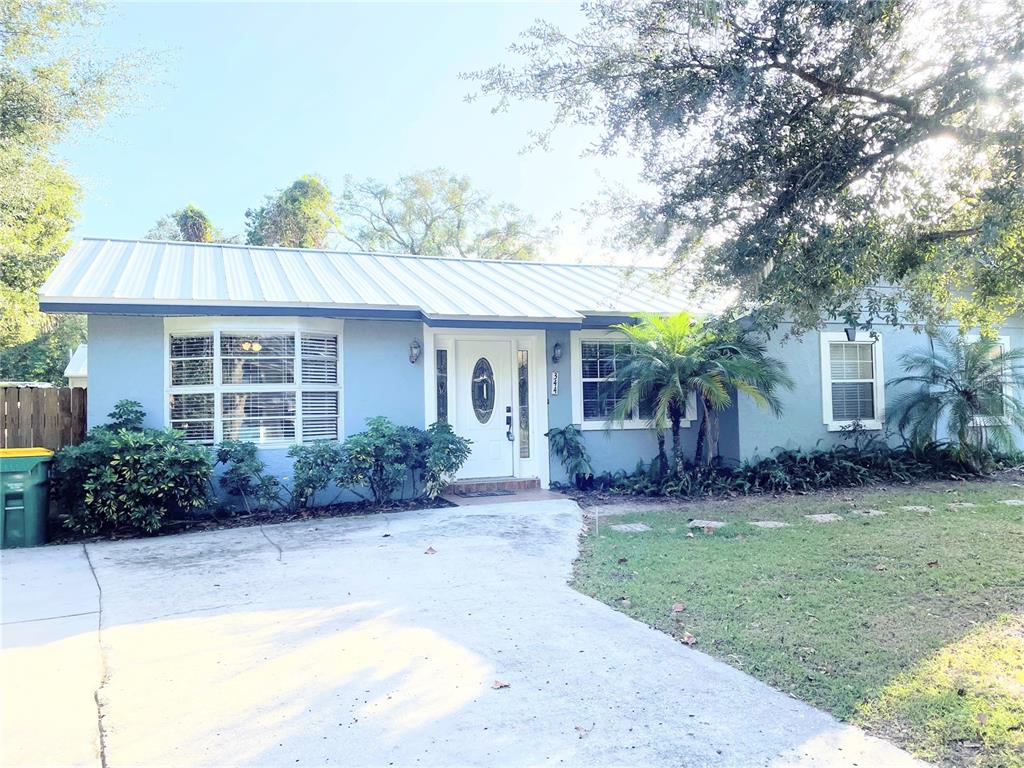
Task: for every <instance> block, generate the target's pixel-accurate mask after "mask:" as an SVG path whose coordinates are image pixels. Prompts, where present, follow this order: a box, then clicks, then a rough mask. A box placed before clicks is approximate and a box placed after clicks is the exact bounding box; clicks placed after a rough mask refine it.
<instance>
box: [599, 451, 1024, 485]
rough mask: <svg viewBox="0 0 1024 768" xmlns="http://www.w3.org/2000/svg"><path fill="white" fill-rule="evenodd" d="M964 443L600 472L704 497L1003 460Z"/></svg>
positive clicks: (931, 472)
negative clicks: (676, 469)
mask: <svg viewBox="0 0 1024 768" xmlns="http://www.w3.org/2000/svg"><path fill="white" fill-rule="evenodd" d="M1006 464H1008V463H1007V462H1006V461H997V459H996V458H994V457H993V456H992V455H991V454H989V455H988V457H987V458H985V457H982V456H980V455H978V454H977V453H975V452H973V451H972V452H971V454H970V455H965V454H964V451H963V449H962V448H961V447H960V446H950V445H947V444H942V443H936V442H930V443H925V444H923V445H919V446H903V447H900V448H891V447H889V446H888V445H886V444H885V443H883V442H881V441H879V440H864V441H859V444H858V445H853V446H851V445H838V446H835V447H832V448H828V449H824V450H822V449H815V450H810V451H807V450H801V449H792V450H784V449H778V450H776V451H775V452H774V453H773V454H772V455H771V456H769V457H767V458H764V459H758V460H755V461H751V462H745V463H744V464H742V465H740V466H739V467H696V468H690V469H687V470H685V471H683V472H680V473H675V474H669V475H666V476H664V477H662V476H661V474H660V472H658V471H657V468H658V462H657V461H656V460H655V461H653V462H651V464H649V465H645V464H643V463H641V464H640V465H638V466H637V469H636V470H635V471H634V472H632V473H630V474H626V473H616V474H614V475H611V474H604V475H602V476H600V477H598V478H596V484H597V485H598V486H599V487H600V488H603V489H606V490H611V491H617V492H620V493H629V494H637V495H644V496H681V497H699V496H710V495H727V494H744V495H745V494H752V493H784V492H794V491H796V492H805V491H815V490H822V489H825V488H849V487H856V486H863V485H870V484H872V483H881V482H911V481H916V480H926V479H934V478H940V477H950V476H951V475H956V476H964V475H970V474H978V473H979V472H980V471H982V470H984V471H988V470H989V469H992V468H995V467H996V466H999V465H1006Z"/></svg>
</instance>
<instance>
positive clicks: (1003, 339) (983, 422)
mask: <svg viewBox="0 0 1024 768" xmlns="http://www.w3.org/2000/svg"><path fill="white" fill-rule="evenodd" d="M980 338H981V336H980V335H978V334H977V333H971V334H968V335H967V341H968V343H971V344H973V343H974V342H976V341H978V340H979V339H980ZM995 342H996V343H997V344H999V345H1001V346H1002V348H1003V354H1006V353H1007V352H1008V351H1009V350H1010V337H1009V336H996V338H995ZM1010 390H1011V387H1010V386H1009V385H1008V384H1007V385H1006V386H1004V387H1003V395H1010V394H1012V391H1010ZM1009 423H1010V422H1009V420H1008V419H1007V418H1006V417H1005V416H977V417H975V419H974V426H976V427H991V426H993V425H995V424H1009Z"/></svg>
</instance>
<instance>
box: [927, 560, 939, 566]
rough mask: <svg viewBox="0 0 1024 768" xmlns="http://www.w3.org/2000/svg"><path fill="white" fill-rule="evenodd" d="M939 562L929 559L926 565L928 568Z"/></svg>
mask: <svg viewBox="0 0 1024 768" xmlns="http://www.w3.org/2000/svg"><path fill="white" fill-rule="evenodd" d="M938 564H939V561H938V560H929V561H928V563H927V565H928V567H929V568H935V567H936V566H937V565H938Z"/></svg>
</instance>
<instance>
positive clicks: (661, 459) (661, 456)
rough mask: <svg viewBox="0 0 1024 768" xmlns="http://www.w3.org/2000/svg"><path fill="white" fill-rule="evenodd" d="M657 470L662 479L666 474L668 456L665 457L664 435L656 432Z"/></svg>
mask: <svg viewBox="0 0 1024 768" xmlns="http://www.w3.org/2000/svg"><path fill="white" fill-rule="evenodd" d="M658 468H659V469H660V470H661V474H662V476H663V477H664V476H665V475H667V474H668V456H666V455H665V433H663V432H658Z"/></svg>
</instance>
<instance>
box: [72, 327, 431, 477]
mask: <svg viewBox="0 0 1024 768" xmlns="http://www.w3.org/2000/svg"><path fill="white" fill-rule="evenodd" d="M88 323H89V396H88V410H87V420H88V424H89V426H90V427H94V426H97V425H99V424H103V423H105V422H106V420H107V419H106V414H108V413H109V412H110V410H111V409H112V408H113V407H114V404H115V403H116V402H117V401H118V400H122V399H130V400H138V401H139V402H140V403H142V406H143V408H145V410H146V425H147V426H151V427H157V428H160V427H163V426H165V425H164V421H163V420H164V380H163V377H164V370H165V369H164V319H163V318H162V317H137V316H133V317H121V316H114V315H91V316H90V317H89V320H88ZM422 336H423V334H422V326H421V325H420V324H419V323H414V322H395V321H378V320H348V321H346V322H345V325H344V331H343V340H342V365H343V368H342V371H343V378H342V403H343V409H344V410H343V424H344V431H345V434H346V435H351V434H354V433H356V432H359V431H361V430H362V429H364V428H365V426H366V420H367V419H369V418H370V417H372V416H387V417H388V418H389V419H391V420H392V421H394V422H396V423H398V424H408V425H412V426H423V390H424V387H423V360H422V358H421V359H420V360H418V361H417V362H416V363H415V364H412V363H410V362H409V344H410V342H412V340H413V339H417V340H418V341H419V342H420V343H421V344H422V342H423V338H422ZM260 455H261V457H262V458H263V460H264V461H265V462H266V464H267V469H268V471H269V472H270V473H272V474H275V475H279V476H289V475H290V474H291V464H292V462H291V459H289V458H288V449H287V448H264V449H262V450H261V451H260ZM331 495H332V496H333V494H331Z"/></svg>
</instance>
